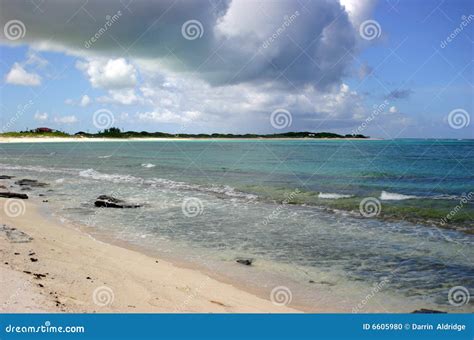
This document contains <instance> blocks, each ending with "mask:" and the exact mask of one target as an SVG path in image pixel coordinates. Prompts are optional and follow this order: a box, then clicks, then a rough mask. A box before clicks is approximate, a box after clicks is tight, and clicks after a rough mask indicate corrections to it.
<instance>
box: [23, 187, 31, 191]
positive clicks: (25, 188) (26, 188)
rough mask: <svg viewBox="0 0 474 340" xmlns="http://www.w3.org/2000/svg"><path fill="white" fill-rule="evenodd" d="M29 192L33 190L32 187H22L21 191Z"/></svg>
mask: <svg viewBox="0 0 474 340" xmlns="http://www.w3.org/2000/svg"><path fill="white" fill-rule="evenodd" d="M27 190H31V188H30V187H22V188H21V191H27Z"/></svg>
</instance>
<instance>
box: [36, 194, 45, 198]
mask: <svg viewBox="0 0 474 340" xmlns="http://www.w3.org/2000/svg"><path fill="white" fill-rule="evenodd" d="M38 196H39V197H44V196H46V195H45V194H38Z"/></svg>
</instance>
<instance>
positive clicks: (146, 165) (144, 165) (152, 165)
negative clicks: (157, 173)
mask: <svg viewBox="0 0 474 340" xmlns="http://www.w3.org/2000/svg"><path fill="white" fill-rule="evenodd" d="M155 166H156V165H155V164H152V163H143V164H142V167H144V168H154V167H155Z"/></svg>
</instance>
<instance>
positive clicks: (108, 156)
mask: <svg viewBox="0 0 474 340" xmlns="http://www.w3.org/2000/svg"><path fill="white" fill-rule="evenodd" d="M110 157H112V155H107V156H99V158H110Z"/></svg>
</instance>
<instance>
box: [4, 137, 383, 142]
mask: <svg viewBox="0 0 474 340" xmlns="http://www.w3.org/2000/svg"><path fill="white" fill-rule="evenodd" d="M219 140H224V141H239V140H240V141H242V140H244V141H246V140H249V141H284V140H305V141H308V140H325V141H328V140H382V139H379V138H311V137H302V138H301V137H300V138H290V137H288V138H265V137H257V138H182V137H176V138H162V137H131V138H110V137H93V138H91V137H49V136H48V137H41V136H38V137H0V143H57V142H121V141H122V142H124V141H127V142H130V141H132V142H137V141H138V142H140V141H142V142H171V141H219Z"/></svg>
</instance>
